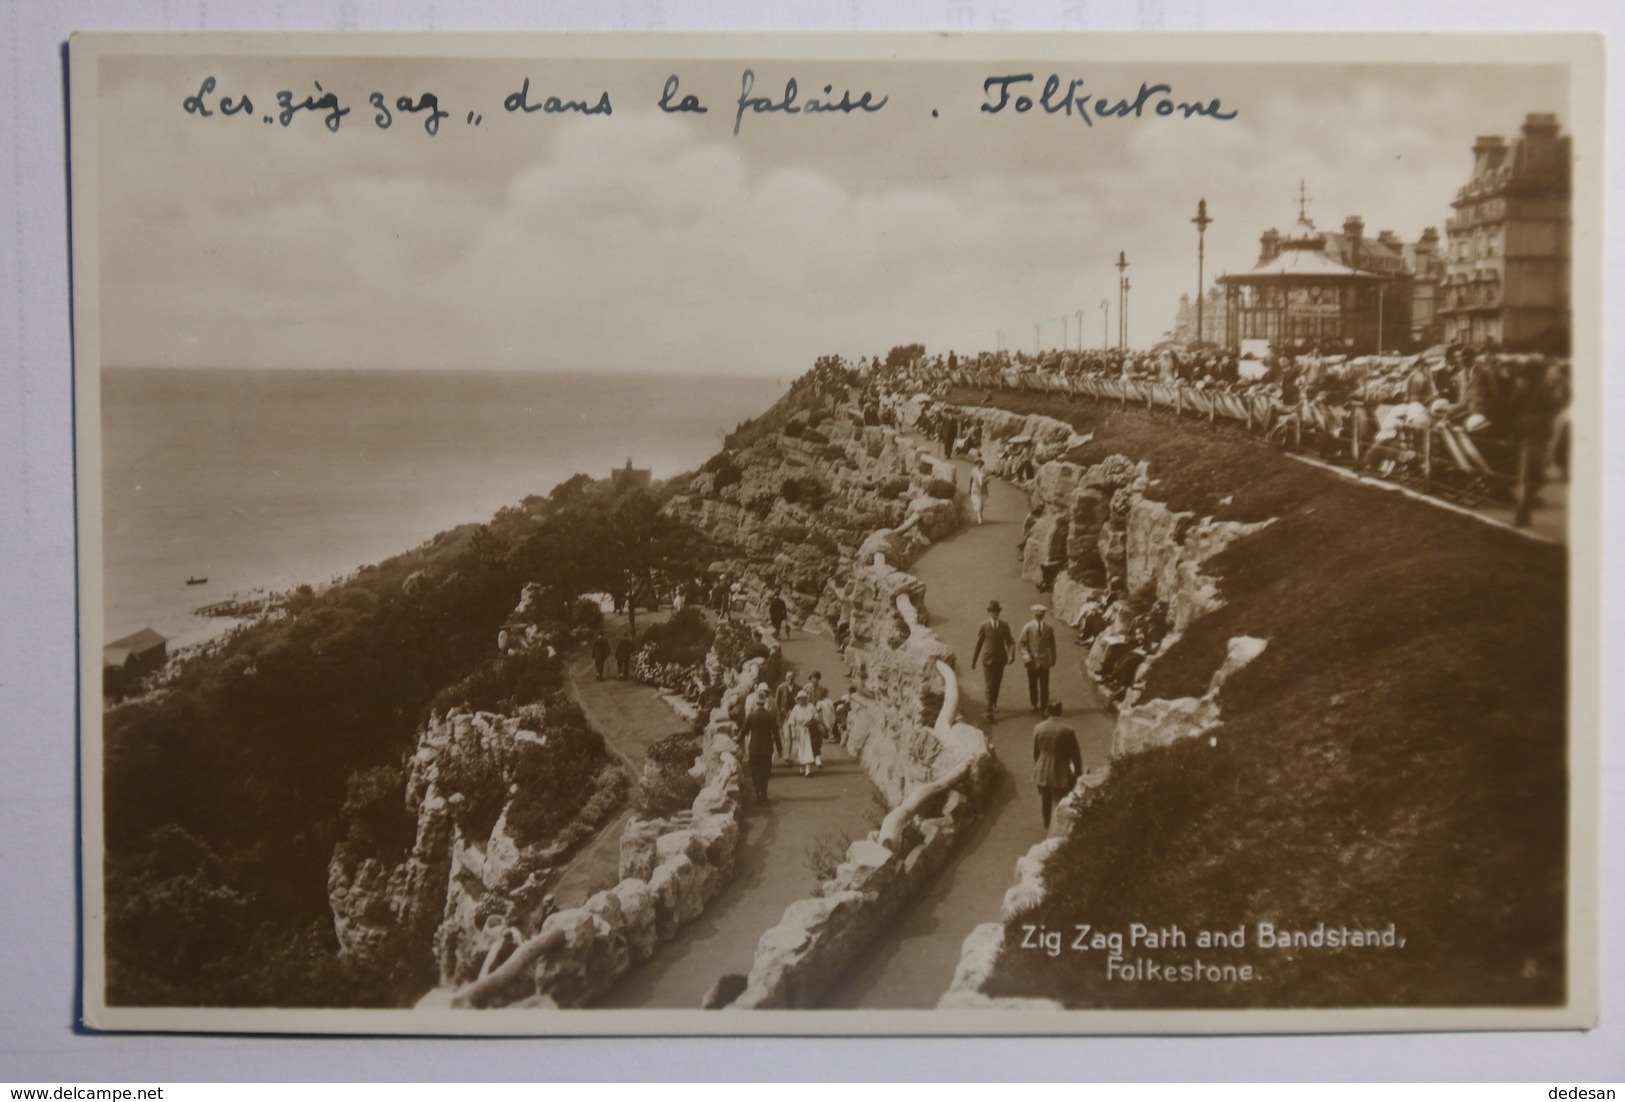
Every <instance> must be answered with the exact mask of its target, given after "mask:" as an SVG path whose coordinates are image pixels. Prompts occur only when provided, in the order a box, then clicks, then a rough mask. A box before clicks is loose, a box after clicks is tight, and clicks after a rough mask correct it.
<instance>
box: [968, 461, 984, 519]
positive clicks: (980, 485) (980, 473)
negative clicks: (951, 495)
mask: <svg viewBox="0 0 1625 1102" xmlns="http://www.w3.org/2000/svg"><path fill="white" fill-rule="evenodd" d="M986 501H987V467H985V466H984V465H983V464H982V460H981V459H980V457H978V458H977V460H976V466H974V467H972V468H971V469H970V511H971V514H972V515H973V516H975V517H976V523H977V524H980V523H982V505H983V503H984V502H986Z"/></svg>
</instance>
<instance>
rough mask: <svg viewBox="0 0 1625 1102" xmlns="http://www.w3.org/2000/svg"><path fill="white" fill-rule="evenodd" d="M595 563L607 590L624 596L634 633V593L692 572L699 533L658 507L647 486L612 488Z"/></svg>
mask: <svg viewBox="0 0 1625 1102" xmlns="http://www.w3.org/2000/svg"><path fill="white" fill-rule="evenodd" d="M600 538H601V539H602V541H603V555H602V559H601V569H602V571H603V577H604V579H605V580H606V582H607V583H608V585H609V587H610V592H612V593H619V594H621V595H622V596H624V597H625V599H626V612H627V629H628V631H629V632H630V633H631V635H632V638H634V639H636V638H637V634H638V619H637V598H638V595H639V594H640V593H644V592H646V591H648V590H650V589H652V588H653V587H654V586H655V585H656V583H657V582H658V581H659V580H661V579H664V578H670V577H676V576H679V575H684V574H688V573H691V572H693V570H694V569H695V567H696V566H697V565H698V563H699V560H700V554H701V551H702V548H703V541H702V539H701V537H700V533H699V532H698V531H697V530H695V529H693V528H691V527H689V526H688V525H686V524H683V523H681V522H679V521H676V520H674V519H672V518H671V517H670V516H668V515H667V514H666V513H664V512H662V511H661V508H660V502H659V500H658V499H657V498H656V497H655V496H654V495H653V494H652V493H650V492H649V491H647V490H644V489H641V488H636V487H634V488H631V489H627V490H624V491H622V492H621V493H619V494H617V495H616V496H615V498H614V499H613V500H612V501H611V502H610V505H609V508H608V510H607V512H606V513H605V514H604V516H603V527H602V529H601V530H600Z"/></svg>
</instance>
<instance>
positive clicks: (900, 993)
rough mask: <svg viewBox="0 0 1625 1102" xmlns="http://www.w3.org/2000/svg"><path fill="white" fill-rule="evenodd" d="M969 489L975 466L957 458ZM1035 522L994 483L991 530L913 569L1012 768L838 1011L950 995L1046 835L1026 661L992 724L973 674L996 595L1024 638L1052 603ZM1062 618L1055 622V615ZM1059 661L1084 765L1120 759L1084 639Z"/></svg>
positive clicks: (851, 981) (969, 695) (973, 530)
mask: <svg viewBox="0 0 1625 1102" xmlns="http://www.w3.org/2000/svg"><path fill="white" fill-rule="evenodd" d="M955 464H956V466H957V467H958V469H959V474H960V478H959V484H960V485H961V486H964V485H966V484H967V483H968V471H969V464H967V463H964V462H963V461H959V460H956V461H955ZM1026 516H1027V496H1026V494H1025V493H1024V492H1023V491H1021V490H1019V489H1017V488H1015V487H1013V486H1011V485H1009V484H1008V483H1005V482H1003V481H1000V480H997V479H990V480H989V495H988V502H987V507H986V509H985V510H984V517H985V523H984V524H982V525H980V526H978V525H976V523H975V522H974V520H972V521H970V522H969V526H968V527H967V528H965V529H964V530H962V531H961V532H959V533H958V534H956V535H954V536H951V537H949V538H948V539H946V540H943V541H942V542H940V543H937V544H935V545H933V546H931V547H929V548H927V549H926V551H925V553H924V554H922V555H921V556H920V557H919V559H918V560H916V561H915V563H914V565H913V566H912V567H911V568H910V570H911V572H912V573H913V574H914V575H915V576H916V577H918V578H919V579H920V580H921V581H922V582H924V583H925V606H926V611H927V614H928V617H929V620H930V623H931V626H932V628H934V629H935V630H936V632H937V634H938V635H940V636H941V637H942V639H943V640H944V641H945V642H947V643H948V645H949V646H951V647H953V648H954V651H955V653H956V654H957V656H958V659H959V662H958V665H959V667H960V685H961V687H962V692H963V694H964V695H963V698H962V703H961V706H960V711H961V713H962V714H963V715H964V718H965V719H966V720H967V721H969V722H971V723H976V724H978V725H980V726H982V727H983V729H984V730H988V734H989V739H990V741H991V743H992V745H993V747H994V752H995V754H996V755H997V757H998V759H999V761H1000V763H1001V764H1002V766H1003V768H1002V769H1001V770H1000V773H999V775H998V778H997V779H996V781H995V782H994V785H993V788H992V790H991V791H990V793H989V796H988V805H987V807H986V808H985V809H984V811H983V813H982V818H981V820H980V821H979V822H978V824H977V826H976V828H975V830H974V831H973V832H972V834H971V835H970V836H969V837H967V838H964V839H962V840H961V842H960V848H959V849H958V851H957V852H956V854H955V856H954V858H953V859H952V860H951V862H950V864H949V865H948V867H947V868H946V869H944V870H943V872H942V875H941V876H940V877H939V878H938V879H937V880H936V881H935V883H933V884H932V886H931V888H930V890H929V891H928V892H927V893H926V895H925V896H924V897H923V898H921V899H919V900H916V901H915V902H914V905H913V907H912V909H911V910H910V911H909V913H908V914H907V915H905V916H904V917H903V918H901V919H900V920H899V921H898V922H897V923H896V924H895V925H893V926H892V927H891V928H890V929H889V930H888V931H887V933H886V935H885V936H884V937H882V938H881V940H880V941H879V942H878V943H876V945H875V946H874V947H873V948H872V949H871V950H870V951H869V953H868V954H867V955H866V956H865V958H864V961H863V962H862V963H860V964H859V965H858V967H857V968H856V969H854V971H853V973H852V975H851V976H849V977H848V979H847V980H846V981H845V983H844V984H842V985H841V986H840V988H839V989H837V990H836V991H834V992H833V993H832V995H831V1001H830V1004H829V1005H830V1006H832V1007H840V1008H863V1009H896V1008H912V1009H926V1008H932V1007H935V1006H936V1004H937V999H938V998H940V997H941V996H942V994H943V992H945V991H947V990H948V985H949V983H950V982H951V981H952V979H953V974H954V968H955V966H956V965H957V964H958V963H959V952H960V947H961V945H962V944H963V943H964V940H965V938H966V936H967V935H968V934H969V933H970V932H971V930H972V929H973V928H974V927H975V926H976V925H977V924H979V923H983V922H996V921H998V920H999V911H1000V906H1001V904H1002V902H1003V899H1004V893H1005V890H1006V889H1007V888H1008V887H1009V886H1010V884H1011V882H1012V879H1013V877H1014V875H1015V869H1016V861H1017V860H1018V859H1019V858H1020V857H1021V856H1022V855H1023V854H1025V853H1026V852H1027V850H1028V849H1029V848H1031V847H1032V846H1033V845H1034V844H1035V843H1037V842H1041V841H1043V840H1044V837H1045V831H1044V826H1043V820H1042V818H1041V816H1040V812H1039V803H1038V793H1037V790H1036V789H1035V788H1034V786H1033V783H1032V780H1031V777H1032V729H1033V727H1034V725H1035V724H1036V723H1037V722H1038V716H1037V715H1035V714H1033V713H1032V712H1030V711H1029V710H1028V708H1027V703H1028V702H1027V677H1026V674H1025V672H1024V671H1023V669H1022V667H1021V665H1020V663H1019V662H1017V663H1013V664H1012V665H1010V666H1009V667H1008V668H1006V670H1005V674H1004V683H1003V686H1002V688H1001V690H1000V694H999V706H1000V711H999V718H998V721H997V722H996V723H994V724H993V725H992V726H991V729H989V727H988V724H987V721H986V719H985V715H986V711H987V704H986V699H985V693H984V688H983V680H982V673H981V670H980V669H979V668H978V669H977V670H974V671H973V670H971V669H970V655H971V650H972V648H973V647H974V646H975V643H976V630H977V627H978V625H980V624H981V622H982V621H983V619H985V618H986V615H987V613H986V611H985V610H986V606H987V602H988V601H989V600H994V599H996V600H998V601H999V603H1000V604H1001V605H1003V606H1004V619H1005V620H1006V621H1007V622H1008V623H1009V624H1010V630H1011V633H1012V634H1016V635H1019V634H1020V632H1021V628H1022V625H1023V624H1025V623H1026V622H1027V620H1028V619H1029V618H1030V613H1029V612H1028V609H1029V608H1030V607H1031V606H1032V605H1033V604H1035V603H1039V602H1041V601H1042V602H1044V603H1046V604H1047V603H1048V602H1047V600H1046V599H1045V597H1044V595H1043V594H1040V593H1038V592H1036V590H1035V588H1034V586H1033V585H1032V583H1030V582H1026V581H1023V580H1022V578H1021V561H1020V559H1019V558H1018V557H1017V541H1018V540H1020V538H1021V534H1022V522H1023V521H1024V520H1025V519H1026ZM1051 619H1052V622H1054V617H1053V615H1052V617H1051ZM1055 638H1056V643H1057V646H1058V651H1059V653H1058V655H1057V661H1056V664H1055V668H1054V669H1053V670H1052V671H1051V673H1050V697H1051V699H1058V700H1060V701H1062V702H1063V703H1064V704H1065V708H1066V710H1065V714H1064V716H1063V717H1062V718H1063V719H1064V720H1065V721H1066V722H1067V723H1068V724H1070V725H1071V726H1072V728H1073V729H1074V730H1076V731H1077V733H1078V744H1079V747H1080V749H1081V750H1082V751H1083V765H1084V768H1086V769H1087V768H1090V767H1091V766H1094V765H1099V764H1102V763H1104V762H1105V761H1106V760H1107V758H1108V757H1109V755H1110V753H1111V745H1112V731H1113V728H1114V726H1115V719H1114V717H1113V716H1112V715H1111V714H1110V713H1109V712H1107V711H1105V710H1104V709H1103V707H1102V704H1101V701H1100V698H1099V696H1098V695H1097V693H1096V692H1095V689H1094V686H1093V685H1092V684H1090V683H1089V681H1088V675H1087V674H1086V673H1085V672H1084V669H1083V653H1082V651H1081V649H1080V648H1079V647H1078V646H1077V644H1076V643H1075V642H1074V638H1075V634H1074V633H1073V632H1072V630H1071V629H1070V628H1069V627H1068V626H1067V625H1065V624H1062V623H1058V622H1056V623H1055Z"/></svg>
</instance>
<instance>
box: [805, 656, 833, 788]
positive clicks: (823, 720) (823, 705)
mask: <svg viewBox="0 0 1625 1102" xmlns="http://www.w3.org/2000/svg"><path fill="white" fill-rule="evenodd" d="M807 703H809V704H811V705H812V706H813V715H815V716H817V717H818V723H817V725H815V726H814V727H813V733H812V746H813V764H814V765H816V766H818V768H820V769H822V768H823V767H824V738H825V736H826V735H828V734H829V733H830V732H831V731H833V730H834V729H835V703H834V702H833V701H832V700H830V698H829V690H828V689H826V688H824V675H823V674H821V673H819V672H818V671H817V670H814V671H813V672H812V673H811V674H810V675H809V676H808V678H807Z"/></svg>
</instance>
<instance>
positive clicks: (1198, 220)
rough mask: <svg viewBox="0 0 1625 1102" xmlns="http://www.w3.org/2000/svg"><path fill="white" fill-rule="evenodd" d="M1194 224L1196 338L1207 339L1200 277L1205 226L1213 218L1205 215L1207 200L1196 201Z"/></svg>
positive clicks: (1204, 286)
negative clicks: (1203, 325) (1203, 326)
mask: <svg viewBox="0 0 1625 1102" xmlns="http://www.w3.org/2000/svg"><path fill="white" fill-rule="evenodd" d="M1191 221H1192V222H1194V223H1195V224H1196V339H1197V340H1198V341H1205V340H1207V334H1206V332H1205V331H1204V330H1203V329H1202V299H1203V298H1204V297H1205V295H1204V292H1205V291H1206V290H1207V284H1206V283H1205V282H1203V279H1202V261H1203V259H1204V257H1203V254H1204V253H1205V252H1206V246H1207V228H1208V226H1209V225H1211V224H1212V222H1213V219H1211V218H1209V217H1208V216H1207V200H1206V199H1199V200H1197V202H1196V217H1195V218H1192V219H1191Z"/></svg>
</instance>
